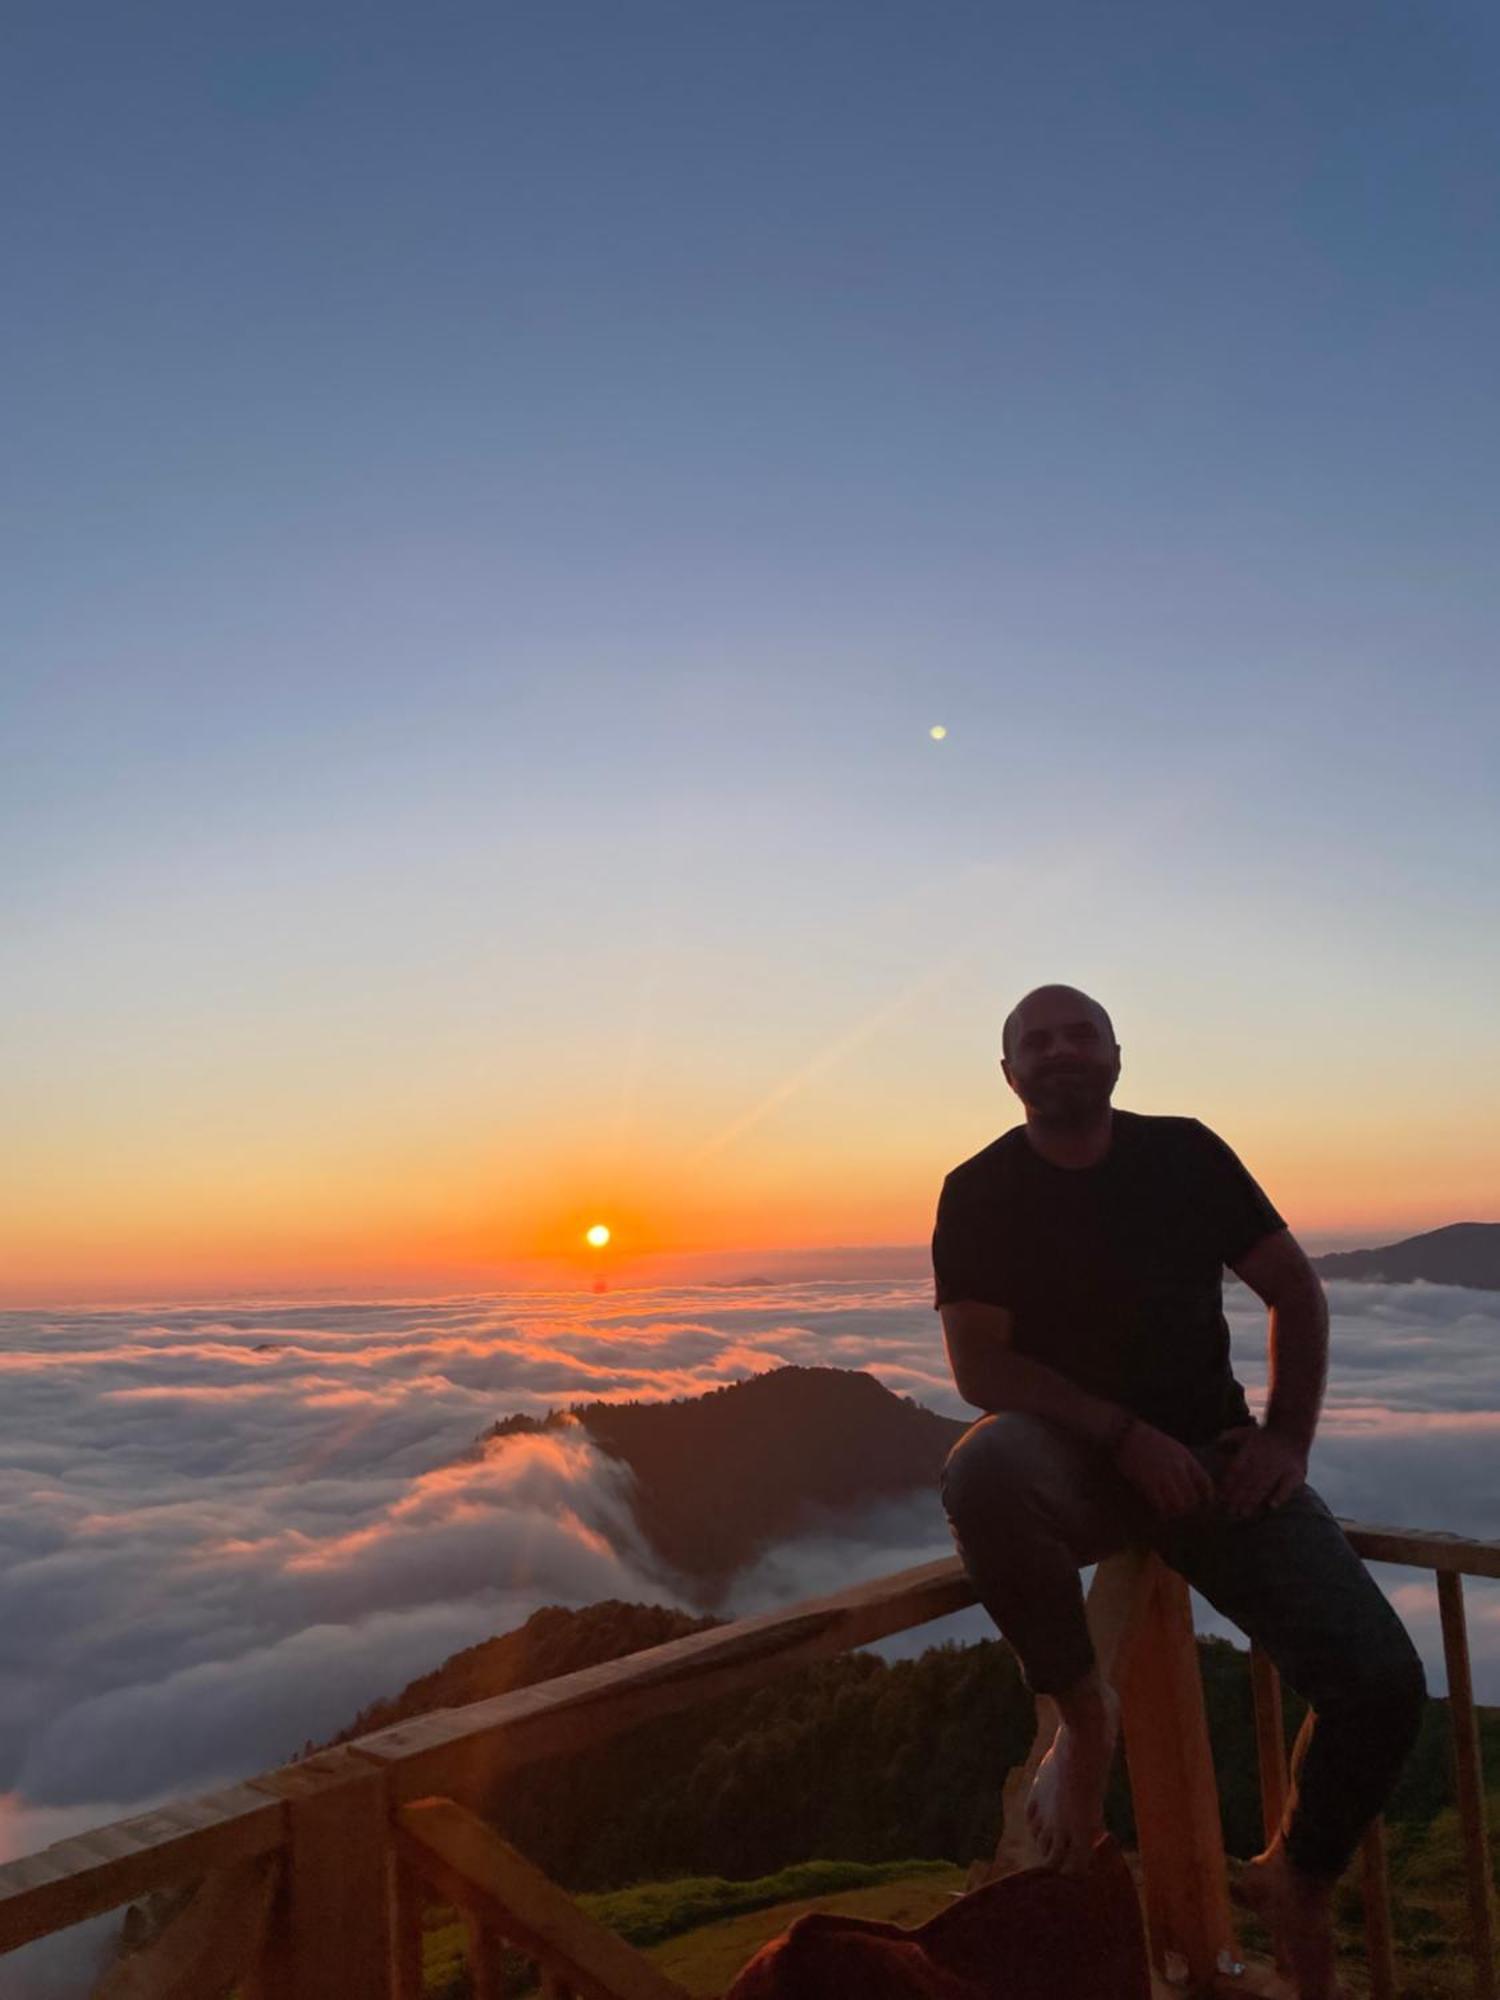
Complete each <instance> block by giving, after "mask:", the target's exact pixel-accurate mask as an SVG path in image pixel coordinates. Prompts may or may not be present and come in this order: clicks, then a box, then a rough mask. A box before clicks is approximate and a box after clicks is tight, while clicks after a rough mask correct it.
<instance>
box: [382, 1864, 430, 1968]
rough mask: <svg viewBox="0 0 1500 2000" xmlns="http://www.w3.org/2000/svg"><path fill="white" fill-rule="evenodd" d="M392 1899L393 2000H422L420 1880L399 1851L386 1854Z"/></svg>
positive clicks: (422, 1898)
mask: <svg viewBox="0 0 1500 2000" xmlns="http://www.w3.org/2000/svg"><path fill="white" fill-rule="evenodd" d="M387 1865H388V1867H389V1870H390V1898H391V1938H390V1948H391V2000H422V1904H423V1901H424V1897H423V1895H422V1881H421V1877H420V1876H419V1875H418V1874H417V1873H416V1871H415V1869H413V1868H410V1867H408V1866H407V1864H406V1863H405V1862H404V1861H403V1860H402V1859H401V1856H400V1855H399V1854H398V1853H397V1852H396V1848H395V1843H394V1842H391V1843H390V1846H389V1848H388V1852H387Z"/></svg>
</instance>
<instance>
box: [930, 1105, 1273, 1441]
mask: <svg viewBox="0 0 1500 2000" xmlns="http://www.w3.org/2000/svg"><path fill="white" fill-rule="evenodd" d="M1285 1227H1286V1224H1285V1223H1284V1222H1283V1221H1282V1219H1281V1217H1280V1216H1279V1215H1278V1214H1277V1212H1276V1210H1275V1208H1274V1207H1273V1206H1272V1205H1271V1202H1270V1201H1269V1199H1268V1198H1267V1197H1266V1195H1265V1194H1264V1193H1263V1192H1262V1191H1261V1189H1260V1188H1258V1187H1257V1186H1256V1184H1255V1182H1254V1181H1253V1180H1252V1179H1251V1178H1250V1176H1249V1174H1248V1173H1247V1172H1246V1171H1245V1169H1244V1168H1243V1167H1242V1166H1241V1165H1240V1163H1239V1161H1238V1160H1237V1159H1236V1158H1235V1156H1234V1154H1233V1153H1232V1152H1231V1151H1230V1150H1229V1148H1228V1147H1227V1146H1226V1145H1225V1144H1224V1141H1223V1140H1222V1139H1220V1138H1218V1137H1217V1136H1216V1135H1215V1134H1214V1133H1212V1132H1210V1131H1209V1129H1208V1127H1207V1126H1206V1125H1200V1124H1199V1123H1198V1121H1197V1119H1196V1118H1146V1117H1142V1116H1141V1115H1139V1114H1138V1113H1136V1112H1132V1111H1116V1112H1115V1114H1114V1123H1113V1128H1112V1131H1111V1135H1110V1147H1109V1151H1108V1152H1107V1153H1106V1154H1105V1156H1104V1158H1103V1159H1102V1160H1100V1161H1099V1163H1098V1164H1097V1165H1096V1166H1092V1167H1055V1166H1053V1165H1052V1164H1051V1163H1050V1162H1049V1161H1047V1160H1044V1159H1043V1158H1042V1156H1041V1155H1040V1153H1038V1152H1037V1151H1036V1150H1035V1148H1034V1147H1033V1146H1032V1145H1031V1143H1030V1141H1029V1140H1028V1139H1027V1137H1026V1129H1025V1127H1024V1126H1021V1125H1018V1126H1016V1127H1015V1129H1014V1130H1013V1131H1010V1132H1007V1133H1005V1134H1004V1136H1003V1137H1002V1138H999V1139H996V1140H995V1142H994V1144H993V1145H990V1146H986V1147H985V1149H984V1151H983V1152H982V1153H976V1154H975V1155H974V1157H973V1159H971V1160H965V1161H964V1163H963V1165H962V1166H960V1167H955V1168H954V1169H953V1172H952V1173H951V1174H949V1176H948V1178H947V1179H946V1180H945V1181H944V1183H943V1192H942V1196H941V1198H940V1199H939V1202H938V1214H937V1228H936V1230H935V1232H934V1234H933V1239H932V1262H933V1269H934V1272H935V1273H936V1277H937V1304H938V1305H940V1306H941V1305H946V1304H948V1303H949V1302H950V1301H951V1300H955V1299H974V1300H977V1301H979V1302H981V1303H983V1304H985V1305H993V1306H1005V1307H1006V1308H1008V1310H1009V1311H1010V1312H1011V1313H1012V1314H1013V1315H1014V1320H1015V1328H1014V1334H1013V1340H1012V1345H1013V1347H1014V1350H1015V1352H1016V1353H1018V1354H1027V1355H1030V1356H1031V1357H1032V1359H1033V1360H1036V1361H1043V1362H1045V1363H1046V1364H1047V1366H1048V1367H1050V1368H1055V1369H1057V1370H1058V1372H1059V1373H1060V1374H1063V1375H1066V1376H1067V1377H1068V1378H1069V1379H1070V1380H1071V1381H1073V1382H1075V1383H1076V1384H1077V1385H1078V1386H1079V1388H1081V1389H1087V1390H1089V1391H1090V1392H1091V1393H1092V1394H1094V1395H1097V1396H1105V1397H1107V1398H1108V1399H1109V1400H1110V1401H1111V1402H1116V1403H1123V1404H1124V1405H1125V1406H1126V1408H1128V1409H1131V1410H1134V1411H1135V1412H1136V1414H1137V1415H1138V1416H1141V1417H1144V1418H1145V1419H1146V1421H1147V1422H1148V1423H1152V1424H1155V1425H1157V1426H1158V1427H1159V1428H1160V1429H1161V1430H1164V1431H1168V1432H1170V1433H1171V1435H1172V1436H1174V1437H1177V1438H1181V1439H1182V1440H1183V1442H1184V1443H1187V1444H1200V1443H1203V1442H1204V1441H1206V1440H1207V1439H1209V1438H1211V1437H1213V1436H1214V1434H1215V1433H1216V1432H1218V1431H1220V1430H1224V1429H1226V1428H1228V1426H1230V1425H1231V1424H1236V1423H1244V1422H1246V1421H1247V1420H1248V1415H1249V1411H1248V1406H1247V1405H1246V1402H1245V1392H1244V1390H1243V1389H1242V1388H1241V1387H1240V1385H1239V1383H1238V1382H1237V1381H1236V1380H1235V1378H1234V1375H1233V1373H1232V1372H1231V1369H1230V1366H1229V1328H1228V1326H1227V1325H1226V1324H1225V1320H1224V1300H1223V1272H1224V1266H1225V1265H1226V1264H1234V1263H1237V1262H1238V1261H1239V1259H1240V1258H1241V1257H1243V1256H1244V1254H1245V1252H1246V1251H1247V1250H1249V1249H1250V1248H1251V1246H1252V1245H1253V1244H1255V1243H1258V1242H1259V1241H1260V1239H1261V1238H1262V1237H1263V1236H1268V1235H1270V1234H1271V1233H1272V1231H1274V1230H1278V1229H1284V1228H1285Z"/></svg>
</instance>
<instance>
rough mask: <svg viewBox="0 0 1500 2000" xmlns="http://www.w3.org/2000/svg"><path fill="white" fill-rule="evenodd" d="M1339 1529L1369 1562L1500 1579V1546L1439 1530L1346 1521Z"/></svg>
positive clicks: (1451, 1574)
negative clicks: (1387, 1526) (1406, 1565)
mask: <svg viewBox="0 0 1500 2000" xmlns="http://www.w3.org/2000/svg"><path fill="white" fill-rule="evenodd" d="M1339 1526H1340V1527H1341V1528H1342V1529H1343V1531H1344V1533H1345V1534H1346V1535H1347V1536H1348V1538H1349V1540H1350V1542H1351V1544H1352V1545H1353V1547H1354V1549H1355V1550H1356V1552H1357V1553H1358V1554H1359V1555H1362V1556H1363V1557H1364V1559H1365V1561H1366V1562H1384V1563H1408V1564H1410V1565H1411V1566H1412V1567H1414V1568H1416V1569H1435V1570H1437V1571H1438V1572H1439V1574H1441V1575H1446V1576H1491V1577H1500V1542H1480V1541H1475V1540H1474V1539H1473V1538H1472V1537H1471V1536H1468V1535H1448V1534H1444V1533H1443V1531H1442V1530H1441V1529H1440V1528H1378V1527H1373V1526H1371V1524H1370V1523H1369V1522H1368V1521H1344V1520H1341V1521H1340V1522H1339Z"/></svg>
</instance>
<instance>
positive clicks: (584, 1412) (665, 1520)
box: [475, 1368, 965, 1602]
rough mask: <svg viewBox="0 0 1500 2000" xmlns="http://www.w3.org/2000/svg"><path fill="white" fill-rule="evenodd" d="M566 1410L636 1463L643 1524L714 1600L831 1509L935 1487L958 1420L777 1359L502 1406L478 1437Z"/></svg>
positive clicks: (865, 1378)
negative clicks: (539, 1405) (515, 1410)
mask: <svg viewBox="0 0 1500 2000" xmlns="http://www.w3.org/2000/svg"><path fill="white" fill-rule="evenodd" d="M574 1422H576V1423H580V1424H582V1425H583V1427H584V1429H585V1430H586V1431H587V1432H588V1434H589V1436H590V1437H591V1438H592V1439H593V1440H594V1442H595V1444H597V1445H598V1446H599V1448H600V1449H601V1450H602V1451H607V1452H608V1453H609V1454H610V1455H611V1456H612V1457H614V1458H617V1459H620V1460H622V1461H623V1462H624V1463H625V1464H626V1465H628V1466H629V1467H630V1469H631V1471H632V1472H633V1473H634V1475H635V1508H636V1517H637V1519H638V1521H639V1522H640V1526H641V1530H642V1532H643V1533H644V1534H645V1536H646V1538H647V1540H648V1541H649V1542H650V1543H651V1545H652V1547H653V1548H655V1549H656V1550H657V1552H658V1553H659V1554H660V1555H661V1556H662V1557H663V1558H664V1559H665V1560H666V1561H667V1562H669V1563H670V1564H672V1566H673V1567H674V1568H675V1569H678V1570H680V1571H682V1572H683V1573H684V1574H685V1575H686V1576H688V1577H691V1578H693V1579H694V1580H696V1581H697V1582H698V1583H699V1584H700V1585H702V1586H703V1589H704V1593H705V1601H708V1602H711V1601H712V1599H713V1596H714V1594H715V1592H717V1591H718V1590H720V1589H722V1587H723V1586H724V1585H725V1584H726V1583H728V1582H729V1580H730V1578H731V1577H733V1575H734V1574H735V1572H736V1571H737V1570H740V1569H742V1568H743V1567H744V1566H745V1564H746V1563H748V1562H751V1561H753V1559H754V1558H755V1557H756V1556H757V1555H759V1554H760V1553H761V1552H762V1551H763V1550H765V1549H767V1548H769V1547H771V1546H772V1545H773V1544H774V1543H777V1542H783V1541H786V1540H787V1539H789V1538H790V1537H791V1536H793V1535H796V1534H797V1533H799V1532H801V1531H803V1530H805V1529H806V1528H808V1527H810V1526H812V1525H813V1524H814V1523H815V1522H816V1521H817V1520H818V1519H819V1518H820V1517H822V1516H825V1515H826V1514H827V1513H829V1512H836V1511H843V1510H846V1509H849V1508H853V1507H861V1506H865V1505H868V1504H869V1503H870V1502H871V1501H873V1500H881V1499H890V1498H896V1497H899V1496H900V1495H902V1494H906V1493H912V1492H916V1491H918V1490H920V1491H924V1492H935V1490H936V1486H937V1479H938V1474H939V1472H940V1471H941V1470H942V1465H943V1460H944V1458H945V1457H946V1456H947V1454H948V1452H949V1451H950V1450H951V1449H952V1446H953V1444H954V1443H955V1441H956V1440H957V1439H958V1438H960V1437H961V1436H962V1435H963V1432H964V1429H965V1426H964V1425H963V1424H962V1423H959V1422H958V1421H956V1420H955V1419H954V1418H952V1417H940V1416H938V1415H937V1414H936V1412H934V1411H932V1410H925V1409H923V1408H922V1406H921V1405H920V1404H919V1403H914V1402H912V1401H910V1400H909V1399H908V1398H906V1397H904V1396H895V1395H892V1393H891V1391H890V1390H889V1389H886V1388H884V1387H882V1385H881V1384H880V1383H879V1382H877V1381H876V1380H875V1378H874V1376H873V1375H866V1374H865V1373H863V1372H862V1371H861V1370H858V1369H849V1368H776V1369H772V1370H771V1371H770V1372H769V1373H767V1374H764V1375H753V1376H751V1377H750V1378H749V1380H748V1381H744V1382H732V1383H730V1384H729V1385H728V1386H727V1387H725V1388H722V1389H715V1390H712V1391H711V1392H710V1393H709V1394H708V1395H706V1396H695V1397H693V1398H691V1399H690V1400H687V1401H681V1402H675V1403H579V1404H575V1405H574V1406H573V1407H572V1408H571V1409H570V1410H567V1411H552V1412H550V1413H549V1414H548V1415H547V1416H546V1417H544V1418H536V1417H507V1418H505V1419H504V1420H503V1421H502V1422H500V1423H497V1424H495V1425H494V1426H492V1428H491V1429H490V1430H488V1431H486V1432H485V1433H484V1434H483V1436H482V1437H481V1438H480V1439H479V1440H478V1443H477V1445H476V1447H475V1448H476V1450H484V1449H487V1448H493V1441H494V1440H495V1439H503V1438H507V1437H516V1436H524V1435H526V1434H527V1433H528V1432H531V1433H534V1432H536V1431H541V1430H547V1429H549V1428H551V1429H556V1428H557V1427H558V1426H560V1425H562V1424H568V1423H574Z"/></svg>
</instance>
